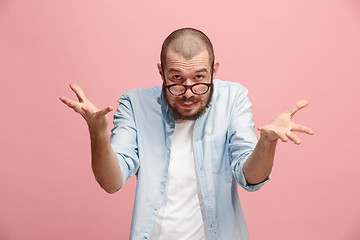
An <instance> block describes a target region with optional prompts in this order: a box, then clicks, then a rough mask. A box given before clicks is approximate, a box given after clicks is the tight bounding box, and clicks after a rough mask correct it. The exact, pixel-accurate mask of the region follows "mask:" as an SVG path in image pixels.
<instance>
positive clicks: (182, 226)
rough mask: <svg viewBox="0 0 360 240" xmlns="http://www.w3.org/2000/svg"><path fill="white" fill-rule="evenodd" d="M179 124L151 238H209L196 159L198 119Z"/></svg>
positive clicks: (175, 131) (180, 239)
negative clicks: (196, 126) (193, 140)
mask: <svg viewBox="0 0 360 240" xmlns="http://www.w3.org/2000/svg"><path fill="white" fill-rule="evenodd" d="M175 123H176V124H175V130H174V135H173V138H172V143H171V155H170V163H169V169H168V179H167V184H166V190H165V195H164V200H163V203H162V205H161V208H160V211H159V214H158V216H157V219H156V223H155V226H154V229H153V231H152V233H151V236H150V239H151V240H155V239H159V240H169V239H177V240H188V239H191V240H204V239H209V237H208V232H207V230H206V218H205V212H204V201H203V199H202V196H201V190H200V185H199V181H198V177H197V174H196V170H195V162H194V153H193V145H192V135H193V129H194V123H195V121H191V120H176V121H175Z"/></svg>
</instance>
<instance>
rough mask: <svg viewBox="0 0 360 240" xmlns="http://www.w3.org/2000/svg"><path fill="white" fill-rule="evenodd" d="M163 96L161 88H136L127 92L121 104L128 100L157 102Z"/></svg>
mask: <svg viewBox="0 0 360 240" xmlns="http://www.w3.org/2000/svg"><path fill="white" fill-rule="evenodd" d="M160 95H161V86H155V87H151V88H134V89H130V90H128V91H126V93H124V94H123V95H122V96H121V97H120V98H119V102H121V101H124V100H127V101H130V102H139V101H140V102H147V101H150V102H151V100H155V101H157V100H158V98H159V97H160Z"/></svg>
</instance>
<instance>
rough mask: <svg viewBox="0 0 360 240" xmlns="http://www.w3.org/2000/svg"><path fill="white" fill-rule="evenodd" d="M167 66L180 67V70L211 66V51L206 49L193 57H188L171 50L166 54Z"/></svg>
mask: <svg viewBox="0 0 360 240" xmlns="http://www.w3.org/2000/svg"><path fill="white" fill-rule="evenodd" d="M165 65H166V68H167V69H169V68H179V70H181V69H183V70H191V69H194V68H199V67H201V68H210V56H209V53H208V52H207V51H206V50H204V51H201V52H200V53H198V54H197V55H195V56H194V57H193V58H191V59H186V58H185V57H184V56H182V55H180V54H177V53H175V52H174V51H169V52H168V53H167V55H166V64H165Z"/></svg>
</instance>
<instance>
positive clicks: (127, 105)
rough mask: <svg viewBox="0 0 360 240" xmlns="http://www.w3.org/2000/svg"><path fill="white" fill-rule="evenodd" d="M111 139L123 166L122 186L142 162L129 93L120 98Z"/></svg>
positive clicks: (121, 166)
mask: <svg viewBox="0 0 360 240" xmlns="http://www.w3.org/2000/svg"><path fill="white" fill-rule="evenodd" d="M110 141H111V146H112V148H113V150H114V152H115V154H116V157H117V159H118V161H119V165H120V168H121V172H122V177H123V182H122V184H121V187H122V186H123V185H124V183H125V181H126V180H127V179H128V178H129V177H131V176H133V175H135V174H136V172H137V170H138V168H139V164H140V162H139V157H138V144H137V130H136V124H135V118H134V112H133V106H132V104H131V101H130V98H129V97H128V96H127V95H123V96H122V97H121V98H120V99H119V106H118V108H117V110H116V113H115V114H114V128H113V129H112V130H111V137H110Z"/></svg>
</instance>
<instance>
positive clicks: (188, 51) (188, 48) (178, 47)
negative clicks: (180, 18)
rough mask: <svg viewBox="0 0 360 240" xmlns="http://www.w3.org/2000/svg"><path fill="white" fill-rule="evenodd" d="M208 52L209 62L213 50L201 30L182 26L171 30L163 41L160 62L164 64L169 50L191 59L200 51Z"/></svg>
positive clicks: (212, 58)
mask: <svg viewBox="0 0 360 240" xmlns="http://www.w3.org/2000/svg"><path fill="white" fill-rule="evenodd" d="M204 50H205V51H207V52H208V53H209V64H210V65H211V64H212V63H213V61H214V50H213V46H212V43H211V41H210V39H209V38H208V37H207V36H206V35H205V34H204V33H203V32H201V31H199V30H196V29H193V28H182V29H179V30H176V31H174V32H172V33H171V34H170V35H169V36H168V37H167V38H166V39H165V41H164V43H163V45H162V48H161V56H160V57H161V64H162V65H163V66H165V64H166V56H167V53H168V52H169V51H173V52H175V53H176V54H178V55H180V56H182V57H184V58H185V59H187V60H190V59H192V58H193V57H194V56H196V55H198V54H199V53H200V52H202V51H204Z"/></svg>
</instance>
